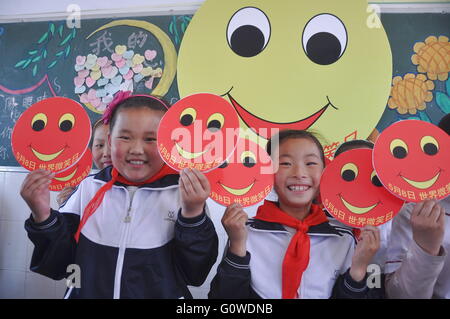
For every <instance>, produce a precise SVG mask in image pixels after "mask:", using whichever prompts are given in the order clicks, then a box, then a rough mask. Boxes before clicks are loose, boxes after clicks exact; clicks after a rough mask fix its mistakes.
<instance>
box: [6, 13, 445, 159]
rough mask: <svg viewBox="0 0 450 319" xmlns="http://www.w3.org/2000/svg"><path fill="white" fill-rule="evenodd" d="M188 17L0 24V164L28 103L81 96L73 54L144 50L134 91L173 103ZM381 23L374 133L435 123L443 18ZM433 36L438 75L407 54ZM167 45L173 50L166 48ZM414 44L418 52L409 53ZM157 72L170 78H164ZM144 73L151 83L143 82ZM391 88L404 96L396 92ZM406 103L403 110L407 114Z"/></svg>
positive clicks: (405, 17)
mask: <svg viewBox="0 0 450 319" xmlns="http://www.w3.org/2000/svg"><path fill="white" fill-rule="evenodd" d="M190 19H191V16H184V15H180V16H178V15H173V16H152V17H145V18H142V17H139V18H126V19H91V20H82V21H81V26H80V28H69V27H67V25H66V21H48V22H32V23H31V22H30V23H11V24H0V167H1V166H18V164H17V162H16V160H15V158H14V156H13V154H12V152H11V147H10V143H11V141H10V139H11V132H12V128H13V127H14V124H15V122H16V120H17V119H18V117H19V116H20V115H21V113H22V112H23V111H24V110H25V109H26V108H27V107H29V106H30V105H32V104H33V103H35V102H37V101H39V100H41V99H44V98H47V97H51V96H55V95H57V96H66V97H69V98H72V99H74V100H77V101H80V98H81V96H82V95H83V94H80V93H76V92H75V89H76V88H77V84H80V83H77V84H76V83H75V82H76V81H75V77H77V75H78V72H77V70H75V66H76V64H77V57H81V58H79V59H80V60H82V57H86V58H87V56H88V55H89V54H92V55H95V56H96V57H97V58H103V57H107V59H109V60H112V54H113V53H114V52H115V49H116V46H118V45H119V46H126V50H128V51H129V50H133V53H134V54H140V55H142V56H145V53H146V51H149V52H147V56H148V57H150V58H153V59H149V60H145V61H144V62H143V66H144V67H151V68H152V69H153V70H158V68H159V69H160V70H161V71H162V72H160V73H158V72H156V71H155V72H153V75H151V76H147V77H146V78H143V79H138V80H139V81H134V82H133V90H134V91H135V92H137V93H153V94H158V95H161V96H163V97H164V98H165V99H166V100H167V101H168V102H169V103H171V104H173V103H174V102H176V101H177V100H178V99H179V94H178V87H177V83H176V75H175V71H176V56H175V60H174V56H173V55H174V52H175V55H176V52H178V48H179V46H180V42H181V39H182V36H183V34H184V31H185V30H186V28H187V26H188V23H189V21H190ZM381 21H382V23H383V26H384V28H385V30H386V33H387V35H388V38H389V42H390V45H391V49H392V55H393V91H394V88H395V91H396V93H395V94H394V98H395V99H394V98H390V99H392V101H391V102H390V105H389V106H386V110H385V112H384V114H383V116H382V117H381V119H380V121H379V123H378V125H377V129H378V131H379V132H381V131H383V130H384V129H385V128H386V127H387V126H389V125H390V124H392V123H394V122H396V121H398V120H401V119H408V118H411V119H420V120H424V121H428V122H431V123H434V124H436V123H437V122H438V121H439V119H440V118H441V117H442V116H443V115H444V114H446V113H449V112H450V79H449V78H448V74H449V73H448V72H449V71H450V62H449V61H450V44H449V38H450V15H449V14H437V13H436V14H435V13H433V14H431V13H424V14H382V15H381ZM436 41H437V42H439V43H438V45H437V46H438V47H439V48H440V49H438V50H435V52H434V53H432V54H431V56H432V57H431V58H432V59H434V60H435V61H438V63H440V64H439V65H440V68H441V69H440V76H439V77H438V78H435V77H434V75H433V74H432V72H427V68H428V69H429V68H430V65H431V64H432V63H431V64H428V65H425V64H426V63H425V64H424V62H423V60H420V63H419V62H418V63H414V61H413V60H414V59H415V60H416V61H415V62H417V60H418V59H419V57H416V58H413V56H414V55H418V56H420V58H422V56H423V55H426V54H425V51H426V52H428V53H430V52H431V51H427V50H428V49H427V48H428V47H436V46H435V45H434V44H433V42H436ZM420 43H422V44H420ZM169 46H172V49H168V47H169ZM419 48H421V50H422V51H420V52H416V51H419ZM122 49H123V48H122ZM173 51H174V52H173ZM421 55H422V56H421ZM153 56H154V57H153ZM439 61H440V62H439ZM79 62H80V63H81V62H82V61H79ZM420 64H423V65H422V68H419V66H420ZM428 71H429V70H428ZM445 74H447V77H445V76H444V75H445ZM164 75H169V76H168V77H166V78H163V76H164ZM151 77H153V79H151V83H150V82H149V83H147V82H148V81H150V78H151ZM411 77H414V79H416V80H415V81H414V83H415V84H414V85H413V86H412V87H408V83H407V82H408V81H410V80H411ZM133 80H134V79H133ZM78 81H79V80H78ZM110 82H112V81H111V80H110ZM161 82H163V83H162V84H163V85H161ZM146 83H147V86H146ZM90 84H92V83H90ZM84 85H85V86H86V91H85V93H86V92H88V91H89V90H90V89H101V88H100V87H99V85H98V82H96V84H94V85H93V86H92V87H90V88H88V87H87V85H86V81H85V82H84ZM78 90H82V89H80V88H78ZM78 92H80V91H78ZM398 92H405V94H406V95H403V96H400V97H399V96H397V95H398ZM408 94H409V95H408ZM85 97H86V96H85ZM84 105H85V106H86V110H87V111H88V113H89V116H90V118H91V120H92V121H94V120H96V119H98V118H99V116H100V114H99V113H96V112H94V111H92V107H91V108H90V107H89V105H90V106H92V105H91V104H89V103H88V104H84ZM406 107H409V109H408V111H407V112H405V108H406ZM94 109H95V108H94Z"/></svg>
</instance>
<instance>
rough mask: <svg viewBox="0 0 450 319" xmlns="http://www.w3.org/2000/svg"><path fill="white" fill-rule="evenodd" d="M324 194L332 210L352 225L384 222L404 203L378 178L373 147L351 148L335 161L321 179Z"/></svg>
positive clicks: (329, 210)
mask: <svg viewBox="0 0 450 319" xmlns="http://www.w3.org/2000/svg"><path fill="white" fill-rule="evenodd" d="M320 195H321V198H322V203H323V205H324V207H325V208H326V209H327V210H328V212H329V213H330V214H331V215H333V216H334V217H335V218H336V219H338V220H339V221H341V222H342V223H344V224H346V225H349V226H351V227H364V226H365V225H374V226H378V225H381V224H383V223H385V222H387V221H389V220H390V219H392V218H393V217H394V216H395V215H396V214H397V213H398V211H399V210H400V208H401V207H402V205H403V201H402V200H400V199H398V198H397V197H395V196H392V195H391V194H390V193H389V192H388V191H387V190H386V189H385V188H384V187H383V185H382V184H381V183H380V181H379V180H378V179H377V176H376V174H375V170H374V169H373V167H372V150H370V149H354V150H349V151H346V152H345V153H342V154H340V155H339V156H338V157H336V158H335V159H334V160H333V161H331V163H330V164H328V165H327V166H326V168H325V170H324V172H323V175H322V179H321V181H320Z"/></svg>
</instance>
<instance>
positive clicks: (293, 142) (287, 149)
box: [277, 137, 320, 155]
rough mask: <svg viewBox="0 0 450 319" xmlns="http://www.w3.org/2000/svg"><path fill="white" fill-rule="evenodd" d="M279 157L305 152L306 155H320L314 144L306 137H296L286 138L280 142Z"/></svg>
mask: <svg viewBox="0 0 450 319" xmlns="http://www.w3.org/2000/svg"><path fill="white" fill-rule="evenodd" d="M277 151H278V152H279V153H280V155H281V154H282V153H298V152H303V151H305V152H307V153H317V154H320V150H319V148H318V147H317V145H316V143H314V141H312V140H311V139H310V138H306V137H297V138H287V139H284V140H282V141H281V142H280V144H279V147H278V150H277Z"/></svg>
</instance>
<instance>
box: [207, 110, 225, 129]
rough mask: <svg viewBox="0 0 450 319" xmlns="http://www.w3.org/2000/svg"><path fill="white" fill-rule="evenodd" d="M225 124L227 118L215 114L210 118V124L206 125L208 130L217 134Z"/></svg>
mask: <svg viewBox="0 0 450 319" xmlns="http://www.w3.org/2000/svg"><path fill="white" fill-rule="evenodd" d="M224 122H225V118H224V117H223V115H222V114H220V113H214V114H213V115H211V116H210V117H209V118H208V122H207V123H206V125H207V128H208V130H210V131H211V132H217V131H218V130H220V129H221V128H222V126H223V123H224Z"/></svg>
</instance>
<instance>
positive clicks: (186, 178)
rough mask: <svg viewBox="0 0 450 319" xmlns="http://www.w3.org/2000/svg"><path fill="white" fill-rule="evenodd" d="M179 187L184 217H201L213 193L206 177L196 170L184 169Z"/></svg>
mask: <svg viewBox="0 0 450 319" xmlns="http://www.w3.org/2000/svg"><path fill="white" fill-rule="evenodd" d="M179 185H180V194H181V214H182V215H183V217H187V218H191V217H196V216H198V215H200V214H201V213H202V212H203V207H204V206H205V201H206V199H207V198H208V196H209V193H210V192H211V187H210V185H209V181H208V179H207V178H206V176H205V175H203V173H201V172H200V171H198V170H196V169H192V170H191V169H184V170H182V171H181V172H180V181H179Z"/></svg>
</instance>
